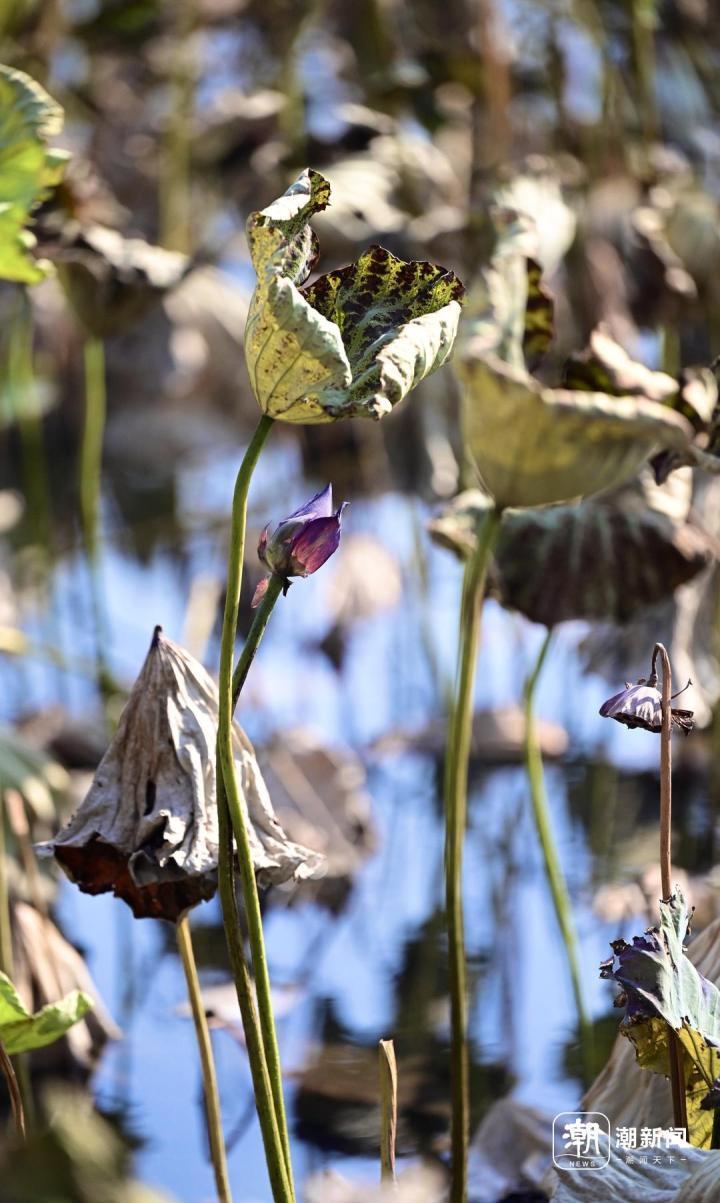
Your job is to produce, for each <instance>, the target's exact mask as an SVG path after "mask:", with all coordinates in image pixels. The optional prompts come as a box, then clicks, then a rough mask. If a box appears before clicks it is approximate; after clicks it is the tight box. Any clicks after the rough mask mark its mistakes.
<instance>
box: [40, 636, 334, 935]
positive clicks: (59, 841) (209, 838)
mask: <svg viewBox="0 0 720 1203" xmlns="http://www.w3.org/2000/svg"><path fill="white" fill-rule="evenodd" d="M217 723H218V692H217V687H216V686H215V683H214V682H213V680H212V678H211V677H210V676H209V675H208V673H207V672H206V671H205V669H204V668H203V667H202V665H201V664H199V663H198V661H197V660H195V659H194V658H193V657H192V656H191V655H189V653H188V652H186V651H185V650H184V649H183V648H181V647H179V646H178V645H177V644H176V643H173V642H172V641H171V640H170V639H167V638H166V637H165V636H164V635H163V633H162V631H161V629H160V627H156V628H155V633H154V635H153V640H152V643H151V645H150V650H149V652H148V654H147V657H146V659H145V663H144V664H143V667H142V670H141V672H140V675H139V677H138V678H137V681H136V682H135V684H134V686H133V688H132V691H131V693H130V697H129V699H128V702H127V705H126V707H125V709H124V711H123V713H122V716H121V718H120V723H119V725H118V729H117V732H116V734H115V737H114V739H113V740H112V743H111V744H110V746H109V748H108V750H107V752H106V753H105V755H104V756H103V758H102V760H101V762H100V764H99V766H98V769H97V772H96V773H95V777H94V779H93V783H92V785H91V787H90V790H89V792H88V794H87V797H86V798H85V800H84V802H83V803H82V804H81V805H80V807H79V808H78V810H77V811H76V813H75V814H74V815H73V817H72V818H71V819H70V821H69V823H67V825H66V826H65V827H63V829H62V830H61V831H60V832H59V834H58V835H57V836H56V837H55V839H54V840H52V841H50V842H49V843H47V844H45V845H42V846H41V847H40V849H39V850H40V851H41V852H45V853H46V854H54V856H55V859H56V860H57V861H58V863H59V864H60V865H61V866H62V868H63V869H64V870H65V872H66V873H67V875H68V877H70V879H71V880H72V881H74V882H76V884H77V885H78V886H79V887H80V889H81V890H83V891H84V892H85V893H87V894H103V893H107V892H108V891H112V892H113V893H114V894H115V895H116V896H117V897H118V898H122V899H123V900H124V901H125V902H127V904H128V905H129V906H130V907H131V909H132V912H133V914H134V915H135V917H136V918H146V917H150V918H160V919H170V920H173V921H176V920H177V919H178V918H179V917H180V916H181V915H182V914H183V913H184V912H185V911H186V910H187V909H188V908H189V907H192V906H194V905H195V904H196V903H198V902H201V901H203V900H204V899H207V898H211V897H212V896H213V894H214V893H215V890H216V887H217V862H218V819H217V796H216V775H215V744H216V740H217ZM234 748H235V759H236V765H237V770H238V781H239V784H240V787H241V795H242V799H243V802H244V806H245V811H246V821H247V824H248V832H249V836H250V844H251V847H252V853H253V863H254V865H255V869H256V872H257V874H258V878H259V880H261V881H264V882H265V883H278V882H282V881H287V880H288V879H290V878H296V879H299V878H302V877H309V876H312V875H314V874H315V873H316V872H318V871H319V869H320V866H321V862H322V858H321V857H319V856H318V855H317V854H315V853H313V852H311V851H310V850H309V849H307V848H303V847H302V846H301V845H299V844H294V843H292V842H291V841H290V840H288V838H287V836H286V834H285V832H284V831H283V828H282V827H281V826H280V823H279V822H278V820H277V818H276V816H275V812H274V810H273V807H272V803H271V801H270V797H269V795H268V792H267V787H266V786H265V782H264V781H263V778H262V775H261V773H260V769H259V767H258V764H257V760H256V759H255V753H254V751H253V747H252V744H251V743H250V741H249V740H248V738H247V736H246V735H245V734H244V732H243V731H242V730H241V729H240V727H239V726H238V725H237V724H235V727H234Z"/></svg>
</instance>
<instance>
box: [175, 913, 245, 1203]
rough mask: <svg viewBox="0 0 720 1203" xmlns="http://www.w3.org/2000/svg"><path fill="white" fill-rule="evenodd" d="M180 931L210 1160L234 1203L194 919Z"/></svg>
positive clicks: (225, 1199) (220, 1187) (222, 1193)
mask: <svg viewBox="0 0 720 1203" xmlns="http://www.w3.org/2000/svg"><path fill="white" fill-rule="evenodd" d="M176 932H177V943H178V951H179V953H180V960H181V961H182V967H183V970H184V972H185V981H186V983H187V991H188V999H189V1000H190V1009H191V1011H192V1017H193V1024H194V1025H195V1036H196V1038H197V1044H198V1051H199V1053H200V1065H201V1068H202V1079H203V1093H204V1095H205V1118H206V1120H207V1132H208V1140H209V1142H210V1157H211V1159H212V1164H213V1171H214V1173H215V1185H216V1187H217V1193H218V1199H219V1200H220V1203H232V1193H231V1191H230V1181H229V1178H228V1168H227V1157H226V1154H225V1140H224V1138H223V1128H222V1111H221V1108H220V1095H219V1092H218V1084H217V1074H216V1071H215V1061H214V1058H213V1049H212V1041H211V1039H210V1031H209V1029H208V1023H207V1016H206V1015H205V1007H204V1005H203V1000H202V992H201V990H200V980H199V978H198V971H197V965H196V963H195V953H194V951H193V945H192V933H191V931H190V920H189V919H188V917H187V915H183V917H182V919H180V920H179V921H178V923H177V927H176Z"/></svg>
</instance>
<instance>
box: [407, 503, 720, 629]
mask: <svg viewBox="0 0 720 1203" xmlns="http://www.w3.org/2000/svg"><path fill="white" fill-rule="evenodd" d="M666 489H667V486H666ZM662 492H664V490H659V489H658V488H657V486H655V485H652V484H651V483H650V482H649V481H646V480H637V481H633V482H632V483H631V484H629V485H624V486H622V487H621V488H618V489H613V490H612V491H609V492H606V493H603V494H601V495H600V496H599V497H596V498H588V499H586V500H585V501H583V502H581V503H580V504H578V505H558V506H551V507H547V508H542V509H529V510H508V511H506V513H505V514H504V516H503V521H502V526H501V528H500V533H499V535H498V538H497V542H496V545H495V550H494V553H493V556H494V559H493V568H492V571H491V575H490V580H491V590H492V592H493V593H494V594H495V595H497V596H498V597H499V599H500V601H501V602H502V603H503V605H505V606H507V607H508V608H509V609H512V610H518V611H519V612H520V613H521V614H524V615H525V617H526V618H529V619H530V620H531V621H532V622H541V623H544V624H545V626H548V627H551V626H554V625H555V624H556V623H559V622H566V621H571V620H573V619H585V620H590V621H593V620H598V619H604V620H607V621H613V622H618V623H625V622H627V621H629V620H630V619H631V618H632V617H633V616H634V615H635V614H637V613H638V612H639V611H642V610H643V609H645V608H646V607H648V606H651V605H654V604H655V603H657V602H659V601H662V600H663V599H664V598H666V597H669V596H670V595H671V594H672V593H673V592H674V590H675V589H676V588H677V587H678V586H679V585H682V584H685V582H686V581H689V580H691V579H692V578H693V577H694V576H696V575H697V574H698V573H699V572H701V571H702V569H703V568H705V567H706V566H707V565H708V563H709V562H710V559H711V547H710V543H709V540H708V539H707V537H706V536H705V535H704V534H703V532H702V531H701V530H700V529H699V528H698V527H696V526H693V525H691V524H690V523H689V522H687V521H686V520H685V517H684V514H685V512H686V510H683V508H682V507H681V506H678V505H677V504H676V502H677V500H678V499H676V498H674V497H673V498H665V497H661V496H660V494H661V493H662ZM490 505H491V501H490V499H489V498H488V497H487V496H486V495H485V494H484V493H482V492H481V491H480V490H477V489H470V490H468V491H467V492H465V493H461V494H460V495H459V496H458V497H456V498H455V499H454V500H453V501H452V502H451V503H450V504H449V505H447V506H445V507H444V509H443V510H442V511H441V512H440V513H439V514H438V515H437V516H436V517H435V518H433V519H432V520H431V522H430V523H429V529H430V534H431V536H432V538H433V539H434V540H435V542H437V543H440V544H441V545H442V546H444V547H447V548H448V549H449V550H451V551H454V552H455V554H456V555H457V556H459V558H460V559H467V558H468V557H469V556H470V555H471V553H472V551H473V550H474V548H475V545H476V542H477V532H478V529H479V526H480V524H481V522H482V519H483V517H484V515H485V514H486V513H487V510H488V508H489V506H490ZM528 549H532V557H533V562H534V563H536V564H538V565H542V568H541V570H540V571H532V570H531V569H530V568H529V560H528V556H529V550H528ZM550 582H552V584H550Z"/></svg>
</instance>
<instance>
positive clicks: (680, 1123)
mask: <svg viewBox="0 0 720 1203" xmlns="http://www.w3.org/2000/svg"><path fill="white" fill-rule="evenodd" d="M658 656H659V657H660V660H661V663H662V728H661V731H660V882H661V889H662V895H663V898H669V897H670V896H671V894H672V892H673V889H672V672H671V669H670V657H669V656H668V654H667V651H666V650H665V647H664V646H663V644H662V643H656V644H655V647H654V648H653V654H652V668H651V672H652V676H655V664H656V662H657V658H658ZM669 1037H670V1038H669V1042H668V1054H669V1059H670V1084H671V1087H672V1099H673V1115H674V1117H675V1124H676V1126H677V1127H679V1128H684V1129H685V1132H686V1134H687V1135H688V1136H689V1133H688V1115H687V1098H686V1095H685V1072H684V1069H683V1050H682V1045H681V1044H680V1041H679V1040H678V1038H677V1036H676V1034H675V1032H673V1031H670V1033H669Z"/></svg>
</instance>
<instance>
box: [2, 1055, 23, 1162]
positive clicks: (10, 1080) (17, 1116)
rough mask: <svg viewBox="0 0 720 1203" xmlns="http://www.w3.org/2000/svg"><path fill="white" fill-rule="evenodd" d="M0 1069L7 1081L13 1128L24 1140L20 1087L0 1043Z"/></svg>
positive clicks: (10, 1062)
mask: <svg viewBox="0 0 720 1203" xmlns="http://www.w3.org/2000/svg"><path fill="white" fill-rule="evenodd" d="M0 1070H2V1073H3V1075H4V1077H5V1081H6V1082H7V1086H8V1092H9V1094H10V1106H11V1108H12V1115H13V1123H14V1124H15V1130H16V1131H17V1134H18V1136H20V1137H21V1138H22V1139H23V1140H24V1139H25V1112H24V1110H23V1102H22V1095H21V1093H20V1087H19V1085H18V1080H17V1078H16V1077H15V1070H14V1069H13V1064H12V1061H11V1060H10V1058H9V1057H8V1055H7V1053H6V1052H5V1049H4V1048H3V1046H2V1043H0Z"/></svg>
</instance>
